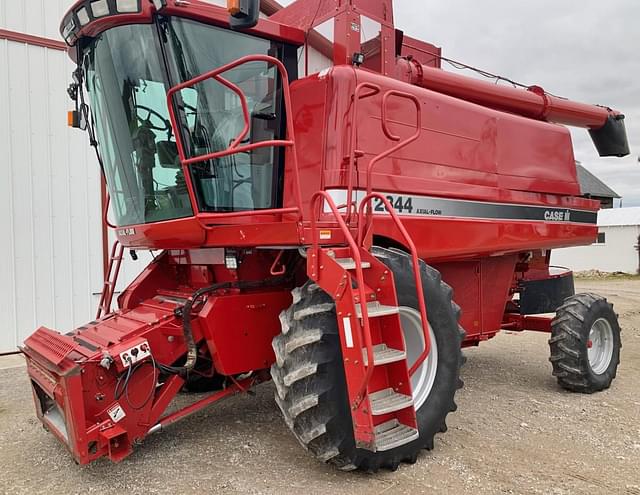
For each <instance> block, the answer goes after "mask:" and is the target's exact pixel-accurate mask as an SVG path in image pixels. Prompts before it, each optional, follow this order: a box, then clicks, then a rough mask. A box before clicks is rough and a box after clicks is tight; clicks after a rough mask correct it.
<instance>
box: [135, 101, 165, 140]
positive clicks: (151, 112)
mask: <svg viewBox="0 0 640 495" xmlns="http://www.w3.org/2000/svg"><path fill="white" fill-rule="evenodd" d="M134 109H135V111H136V118H137V119H138V122H139V123H140V124H146V125H147V126H148V127H149V128H150V129H153V130H156V131H167V132H168V133H169V134H171V122H170V121H169V119H165V118H164V117H163V116H162V114H160V113H159V112H157V111H155V110H154V109H153V108H149V107H145V106H144V105H137V104H136V105H135V106H134ZM138 109H140V110H143V111H145V112H147V118H146V119H143V118H142V117H140V115H139V114H138ZM152 116H153V117H156V118H157V119H158V120H160V122H162V127H160V126H158V125H155V123H154V122H152V121H151V117H152Z"/></svg>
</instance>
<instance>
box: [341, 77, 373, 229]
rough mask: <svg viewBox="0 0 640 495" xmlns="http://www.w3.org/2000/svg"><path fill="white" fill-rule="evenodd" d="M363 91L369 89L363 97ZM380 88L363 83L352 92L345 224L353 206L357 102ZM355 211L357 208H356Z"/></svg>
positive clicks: (349, 218) (349, 217)
mask: <svg viewBox="0 0 640 495" xmlns="http://www.w3.org/2000/svg"><path fill="white" fill-rule="evenodd" d="M363 89H369V90H370V91H369V92H368V93H366V94H364V95H362V96H361V95H360V92H361V91H362V90H363ZM380 91H381V88H380V86H378V85H377V84H372V83H367V82H363V83H360V84H358V85H357V86H356V89H355V91H354V92H353V97H352V98H353V121H352V123H351V150H350V153H349V167H348V168H347V199H346V201H347V218H346V222H347V223H348V222H350V220H351V207H352V205H353V204H354V201H353V170H354V168H355V164H356V140H357V138H358V126H357V124H358V102H359V101H360V100H364V99H365V98H369V97H371V96H375V95H377V94H378V93H380ZM356 211H357V206H356Z"/></svg>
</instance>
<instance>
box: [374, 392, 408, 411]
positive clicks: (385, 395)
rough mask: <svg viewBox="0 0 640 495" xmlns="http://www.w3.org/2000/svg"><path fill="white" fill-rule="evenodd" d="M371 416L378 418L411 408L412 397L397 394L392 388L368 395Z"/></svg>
mask: <svg viewBox="0 0 640 495" xmlns="http://www.w3.org/2000/svg"><path fill="white" fill-rule="evenodd" d="M369 402H370V403H371V414H373V415H374V416H379V415H381V414H387V413H390V412H394V411H399V410H400V409H405V408H407V407H410V406H413V397H410V396H408V395H404V394H399V393H398V392H396V391H395V390H393V389H392V388H385V389H384V390H379V391H378V392H373V393H372V394H369Z"/></svg>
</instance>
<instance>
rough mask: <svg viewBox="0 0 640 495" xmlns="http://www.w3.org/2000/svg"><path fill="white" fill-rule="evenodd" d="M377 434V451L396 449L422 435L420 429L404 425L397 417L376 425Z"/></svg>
mask: <svg viewBox="0 0 640 495" xmlns="http://www.w3.org/2000/svg"><path fill="white" fill-rule="evenodd" d="M375 435H376V437H375V446H376V452H380V451H383V450H391V449H395V448H396V447H400V446H401V445H405V444H407V443H409V442H413V441H414V440H416V439H417V438H418V437H419V436H420V434H419V433H418V430H416V429H415V428H411V427H410V426H407V425H403V424H402V423H400V422H399V421H398V420H397V419H392V420H390V421H387V422H385V423H382V424H380V425H378V426H376V428H375Z"/></svg>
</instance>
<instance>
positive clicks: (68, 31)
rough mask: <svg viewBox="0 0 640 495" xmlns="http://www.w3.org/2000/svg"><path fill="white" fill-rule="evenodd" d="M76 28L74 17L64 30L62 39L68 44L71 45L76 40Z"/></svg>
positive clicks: (68, 21)
mask: <svg viewBox="0 0 640 495" xmlns="http://www.w3.org/2000/svg"><path fill="white" fill-rule="evenodd" d="M76 27H77V26H76V21H74V19H73V17H69V19H68V20H67V21H66V22H65V24H64V26H63V28H62V37H63V38H64V39H65V41H66V42H67V43H71V42H72V41H74V40H75V37H76Z"/></svg>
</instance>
